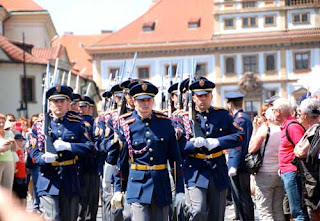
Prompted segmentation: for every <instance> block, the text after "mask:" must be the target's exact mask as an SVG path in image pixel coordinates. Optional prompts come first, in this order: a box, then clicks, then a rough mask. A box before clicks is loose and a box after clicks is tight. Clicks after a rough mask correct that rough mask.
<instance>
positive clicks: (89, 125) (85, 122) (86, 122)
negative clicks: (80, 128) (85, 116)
mask: <svg viewBox="0 0 320 221" xmlns="http://www.w3.org/2000/svg"><path fill="white" fill-rule="evenodd" d="M83 124H84V125H85V126H86V127H91V124H90V123H89V122H88V121H83Z"/></svg>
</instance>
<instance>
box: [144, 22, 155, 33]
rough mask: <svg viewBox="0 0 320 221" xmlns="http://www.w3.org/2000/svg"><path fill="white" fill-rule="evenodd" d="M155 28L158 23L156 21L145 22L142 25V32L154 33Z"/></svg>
mask: <svg viewBox="0 0 320 221" xmlns="http://www.w3.org/2000/svg"><path fill="white" fill-rule="evenodd" d="M155 26H156V22H155V21H152V22H145V23H143V25H142V31H143V32H152V31H154V28H155Z"/></svg>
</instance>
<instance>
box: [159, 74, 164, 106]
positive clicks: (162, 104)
mask: <svg viewBox="0 0 320 221" xmlns="http://www.w3.org/2000/svg"><path fill="white" fill-rule="evenodd" d="M163 78H164V73H162V74H161V101H160V102H161V103H160V109H161V110H164V108H165V102H164V101H163V97H164V91H163V87H164V86H163V81H164V79H163Z"/></svg>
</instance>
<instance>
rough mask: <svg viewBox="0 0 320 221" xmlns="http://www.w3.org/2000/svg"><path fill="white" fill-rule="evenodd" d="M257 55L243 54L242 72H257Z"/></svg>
mask: <svg viewBox="0 0 320 221" xmlns="http://www.w3.org/2000/svg"><path fill="white" fill-rule="evenodd" d="M257 61H258V56H256V55H250V56H243V71H244V72H255V73H256V72H257V71H258V64H257Z"/></svg>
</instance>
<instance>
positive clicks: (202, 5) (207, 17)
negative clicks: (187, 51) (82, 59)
mask: <svg viewBox="0 0 320 221" xmlns="http://www.w3.org/2000/svg"><path fill="white" fill-rule="evenodd" d="M212 13H213V4H212V0H188V1H186V0H160V1H159V2H157V3H156V4H154V5H153V6H152V7H151V8H150V9H149V10H148V11H147V12H146V13H145V14H143V15H142V16H140V17H139V18H138V19H136V20H135V21H133V22H132V23H130V24H129V25H127V26H125V27H124V28H122V29H120V30H119V31H117V32H115V33H114V34H112V35H110V36H107V37H106V38H104V39H102V40H100V41H98V42H96V43H95V44H93V45H92V47H90V48H94V47H97V48H98V47H103V46H107V47H108V46H116V45H127V44H130V45H132V44H136V45H139V44H155V43H166V42H188V41H204V40H210V39H211V37H212V35H213V14H212ZM199 19H200V21H201V22H200V27H199V28H188V21H193V20H199ZM153 22H155V28H154V31H151V32H143V31H142V27H143V25H144V24H147V23H148V24H150V23H153Z"/></svg>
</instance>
